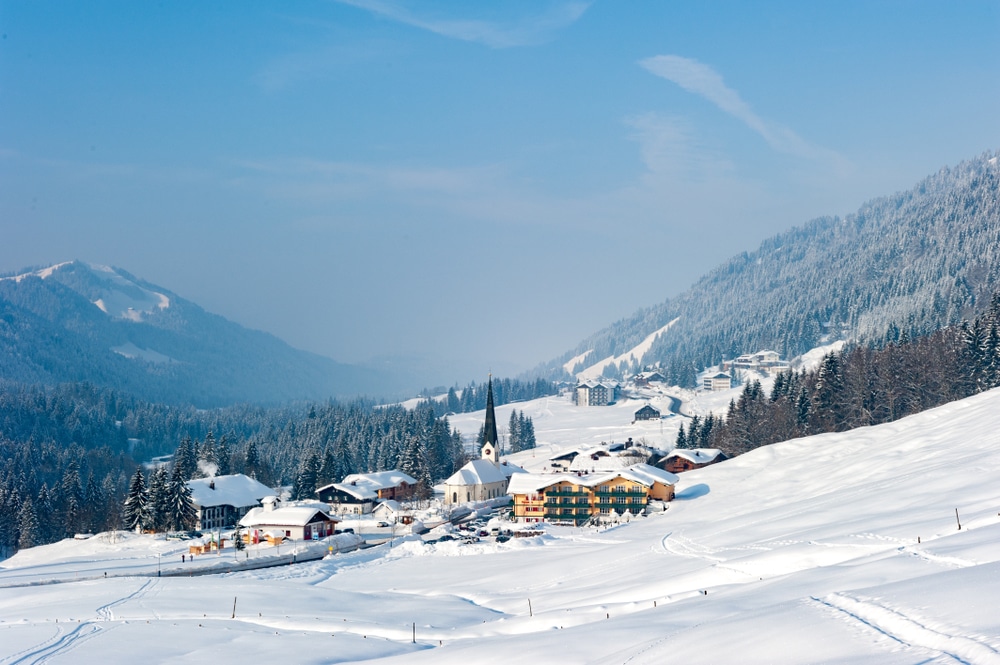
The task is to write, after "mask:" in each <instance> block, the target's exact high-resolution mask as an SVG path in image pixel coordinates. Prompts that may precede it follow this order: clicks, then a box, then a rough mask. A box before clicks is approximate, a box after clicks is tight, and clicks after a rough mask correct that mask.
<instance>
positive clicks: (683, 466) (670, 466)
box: [656, 448, 729, 473]
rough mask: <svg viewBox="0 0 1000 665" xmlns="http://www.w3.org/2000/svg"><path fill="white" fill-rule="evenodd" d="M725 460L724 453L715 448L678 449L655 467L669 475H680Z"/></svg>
mask: <svg viewBox="0 0 1000 665" xmlns="http://www.w3.org/2000/svg"><path fill="white" fill-rule="evenodd" d="M727 459H729V458H728V457H727V456H726V454H725V453H724V452H722V451H721V450H717V449H715V448H691V449H684V448H678V449H677V450H674V451H673V452H672V453H670V454H669V455H667V456H666V457H664V458H663V459H661V460H660V461H659V462H657V463H656V466H658V467H660V468H661V469H663V470H664V471H669V472H670V473H682V472H684V471H690V470H692V469H700V468H702V467H703V466H708V465H709V464H715V463H716V462H722V461H723V460H727Z"/></svg>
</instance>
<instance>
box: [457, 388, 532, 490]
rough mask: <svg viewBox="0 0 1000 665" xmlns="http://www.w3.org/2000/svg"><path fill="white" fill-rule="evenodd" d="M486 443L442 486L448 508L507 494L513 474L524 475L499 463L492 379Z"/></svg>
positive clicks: (485, 429) (488, 392) (489, 389)
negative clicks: (474, 457) (474, 456)
mask: <svg viewBox="0 0 1000 665" xmlns="http://www.w3.org/2000/svg"><path fill="white" fill-rule="evenodd" d="M483 428H484V431H485V442H484V443H483V447H482V449H481V450H480V455H481V457H480V459H476V460H472V461H470V462H469V463H467V464H466V465H465V466H463V467H462V468H461V469H459V470H458V471H456V472H455V473H453V474H452V475H451V476H450V477H449V478H448V479H447V480H445V481H444V482H443V483H442V487H441V489H442V491H443V493H444V502H445V504H448V505H454V504H457V503H465V502H467V501H485V500H487V499H495V498H497V497H501V496H504V495H506V494H507V485H508V484H509V483H510V478H511V476H512V475H514V474H515V473H524V472H525V471H524V469H522V468H521V467H519V466H517V465H514V464H508V463H507V462H502V463H501V462H500V446H499V440H500V439H499V437H498V436H497V419H496V413H495V412H494V409H493V378H492V377H490V379H489V383H488V386H487V391H486V421H485V423H484V425H483Z"/></svg>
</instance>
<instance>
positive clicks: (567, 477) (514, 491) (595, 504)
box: [509, 464, 678, 525]
mask: <svg viewBox="0 0 1000 665" xmlns="http://www.w3.org/2000/svg"><path fill="white" fill-rule="evenodd" d="M677 481H678V478H677V476H675V475H674V474H672V473H669V472H667V471H663V470H662V469H657V468H655V467H652V466H649V465H648V464H635V465H632V466H630V467H628V468H626V469H621V470H618V471H612V472H608V473H596V474H587V475H578V474H554V475H541V474H518V475H516V476H514V477H513V478H512V479H511V482H510V489H509V493H510V494H511V495H512V496H513V497H514V519H515V520H516V521H519V522H542V521H548V522H557V523H559V522H562V523H570V524H574V525H579V524H583V523H585V522H588V521H591V520H595V519H596V520H599V519H602V518H604V519H608V518H611V517H613V515H624V514H625V513H630V514H632V515H638V514H640V513H642V512H644V511H645V510H646V508H647V506H648V505H649V502H650V501H672V500H673V498H674V485H676V484H677Z"/></svg>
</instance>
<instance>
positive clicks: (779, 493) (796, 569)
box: [0, 390, 1000, 665]
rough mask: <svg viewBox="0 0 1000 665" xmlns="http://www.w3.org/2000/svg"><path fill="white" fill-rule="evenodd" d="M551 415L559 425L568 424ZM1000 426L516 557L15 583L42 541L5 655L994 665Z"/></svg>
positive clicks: (933, 438) (863, 458) (783, 465)
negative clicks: (26, 578)
mask: <svg viewBox="0 0 1000 665" xmlns="http://www.w3.org/2000/svg"><path fill="white" fill-rule="evenodd" d="M551 399H553V400H554V398H551ZM526 404H531V403H526ZM530 408H532V409H542V408H545V407H542V406H540V405H539V406H535V405H532V406H530ZM548 408H550V409H551V411H552V415H551V416H550V418H549V420H550V425H548V426H547V428H548V429H547V430H546V431H548V432H553V433H554V432H556V431H557V430H559V424H558V420H559V419H560V415H559V414H561V413H562V414H563V415H565V416H566V417H567V418H568V417H569V415H570V414H569V412H568V411H566V412H562V411H561V409H562V406H561V405H558V404H557V403H555V402H554V401H550V403H549V407H548ZM596 411H602V409H597V408H591V409H577V410H576V412H577V413H582V412H596ZM604 412H605V413H611V411H604ZM535 413H540V411H538V410H536V411H535ZM529 415H530V414H529ZM590 417H596V416H590ZM543 421H544V419H543V418H540V417H539V418H538V420H537V422H538V423H542V422H543ZM563 425H564V428H565V432H566V434H565V435H564V438H566V439H568V438H570V437H573V436H574V435H573V434H572V432H573V431H574V428H576V427H578V426H579V423H574V422H571V421H569V420H566V421H564V423H563ZM998 432H1000V390H994V391H991V392H989V393H984V394H981V395H978V396H976V397H972V398H969V399H966V400H963V401H961V402H955V403H952V404H948V405H946V406H943V407H939V408H937V409H934V410H932V411H927V412H925V413H922V414H918V415H916V416H912V417H909V418H906V419H904V420H900V421H897V422H895V423H890V424H886V425H881V426H878V427H872V428H866V429H861V430H855V431H851V432H844V433H837V434H824V435H820V436H815V437H810V438H805V439H798V440H794V441H788V442H784V443H780V444H775V445H772V446H767V447H764V448H760V449H757V450H755V451H753V452H751V453H748V454H746V455H743V456H741V457H738V458H735V459H732V460H729V461H726V462H723V463H721V464H717V465H715V466H711V467H708V468H705V469H701V470H697V471H690V472H687V473H684V474H682V475H681V481H680V483H679V485H678V488H677V489H678V496H677V500H676V501H674V502H673V503H672V504H671V506H670V508H669V510H667V511H666V512H665V513H662V514H658V515H655V516H652V517H649V518H644V519H635V520H633V521H632V522H630V523H628V524H624V525H621V526H618V527H613V528H610V529H602V530H595V529H593V528H581V529H575V528H568V527H565V528H549V529H547V530H546V532H545V534H544V535H542V536H536V537H531V538H523V539H520V538H516V539H513V540H511V541H509V542H507V543H503V544H495V543H492V542H491V543H480V544H475V545H460V544H458V543H457V542H454V541H453V542H447V543H438V544H436V545H425V544H421V543H418V542H416V541H409V542H404V543H401V544H397V546H396V547H393V548H391V549H389V548H387V547H380V548H375V549H371V550H367V551H364V552H358V553H352V554H344V555H339V556H334V557H332V558H330V559H327V560H324V561H320V562H315V563H309V564H300V565H296V566H291V567H283V568H273V569H268V570H262V571H254V572H243V573H234V574H229V575H226V576H212V577H202V578H159V579H157V578H155V577H123V578H109V579H107V580H104V579H98V580H93V581H86V582H83V581H81V582H77V583H63V584H55V585H49V586H29V587H11V586H8V585H10V584H12V583H16V580H17V579H18V578H19V577H20V576H23V575H25V574H27V573H31V572H32V571H33V572H34V573H35V574H42V575H44V574H45V571H46V570H47V569H48V567H52V568H53V569H55V568H59V567H60V566H61V565H62V564H59V561H58V560H57V557H59V556H63V554H60V553H61V552H62V551H63V550H62V549H60V547H61V546H55V547H53V548H52V549H51V550H47V549H46V548H42V549H40V550H35V551H28V552H26V553H24V554H23V555H22V554H19V555H17V556H15V557H14V558H13V559H11V560H9V561H7V562H4V567H3V568H2V569H0V636H2V637H0V662H2V663H13V662H23V663H27V662H41V661H43V660H44V661H46V662H51V663H79V662H99V661H114V662H126V661H130V660H133V659H141V660H142V661H143V662H147V663H155V662H181V661H183V662H185V663H209V662H211V663H218V662H235V661H244V660H246V659H248V658H251V657H252V658H254V659H260V660H276V659H277V660H281V661H283V662H284V661H294V662H297V663H331V662H367V661H376V660H377V661H378V662H426V663H435V664H442V663H462V664H463V665H464V664H465V663H470V662H474V663H508V662H509V661H510V660H511V659H512V658H518V659H525V660H531V661H533V662H539V663H553V662H560V663H632V664H643V663H650V664H652V663H664V662H686V663H687V662H693V663H724V662H740V663H815V662H824V663H858V662H862V663H865V662H867V663H879V664H882V663H954V662H962V663H997V662H1000V612H998V611H997V602H998V601H997V599H998V598H1000V514H998V512H1000V494H998V491H997V488H998V487H1000V433H998ZM554 436H555V435H554V434H553V435H551V437H552V438H554ZM576 436H577V438H579V436H581V435H576ZM956 511H957V513H956ZM956 515H957V517H956ZM958 520H960V523H961V529H959V521H958ZM63 547H64V546H63ZM47 551H51V552H52V555H51V556H50V557H46V552H47ZM131 553H132V554H133V555H134V550H132V551H131ZM104 556H106V561H107V565H108V567H109V568H110V569H111V570H112V573H115V572H116V571H115V568H114V565H115V563H114V559H115V557H114V555H113V554H112V555H104ZM155 563H156V556H155V553H154V552H152V551H151V552H150V555H149V563H148V566H153V565H155ZM175 565H176V564H175ZM149 570H152V569H150V568H148V567H147V571H149ZM154 574H155V573H154ZM234 603H235V606H236V607H235V618H234V617H233V615H234V611H233V607H234Z"/></svg>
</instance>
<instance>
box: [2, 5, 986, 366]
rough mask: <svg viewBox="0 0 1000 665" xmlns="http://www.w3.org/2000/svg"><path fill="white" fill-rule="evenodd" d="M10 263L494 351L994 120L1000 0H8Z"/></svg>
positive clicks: (5, 176)
mask: <svg viewBox="0 0 1000 665" xmlns="http://www.w3.org/2000/svg"><path fill="white" fill-rule="evenodd" d="M0 32H2V35H3V37H2V40H0V234H2V237H3V240H2V242H0V271H4V272H6V271H12V270H17V269H20V268H23V267H27V266H34V265H40V264H49V263H55V262H58V261H63V260H67V259H72V258H79V259H82V260H86V261H91V262H95V263H103V264H110V265H116V266H120V267H122V268H125V269H126V270H129V271H130V272H132V273H134V274H136V275H139V276H141V277H144V278H145V279H147V280H149V281H152V282H154V283H157V284H160V285H162V286H165V287H167V288H169V289H171V290H173V291H175V292H177V293H178V294H179V295H181V296H183V297H186V298H188V299H191V300H194V301H195V302H197V303H199V304H200V305H202V306H203V307H205V308H206V309H208V310H210V311H213V312H216V313H219V314H222V315H224V316H226V317H228V318H230V319H233V320H235V321H237V322H240V323H242V324H244V325H247V326H250V327H253V328H258V329H263V330H267V331H269V332H272V333H274V334H276V335H278V336H280V337H282V338H284V339H285V340H287V341H288V342H290V343H291V344H293V345H294V346H297V347H299V348H304V349H308V350H311V351H316V352H319V353H323V354H325V355H328V356H330V357H333V358H335V359H338V360H342V361H347V362H359V361H365V360H369V359H372V358H376V357H381V356H402V357H413V356H419V357H421V358H422V359H423V360H424V361H425V362H428V363H431V364H432V366H434V367H436V368H437V369H438V370H439V372H440V373H439V374H438V375H436V376H428V383H431V382H435V381H436V382H446V383H450V382H452V381H459V382H462V383H464V382H465V381H467V380H469V379H471V378H480V379H481V378H482V376H483V375H485V373H486V372H487V371H488V370H489V369H490V368H492V369H493V371H494V372H495V373H501V374H510V373H513V372H516V371H519V370H524V369H527V368H530V367H532V366H534V365H535V364H537V363H539V362H542V361H545V360H548V359H550V358H551V357H554V356H556V355H558V354H560V353H561V352H563V351H565V350H568V349H569V348H571V347H572V346H574V345H575V344H576V343H577V342H578V341H579V340H580V339H582V338H583V337H585V336H586V335H588V334H590V333H592V332H594V331H596V330H597V329H599V328H601V327H603V326H605V325H607V324H608V323H610V322H612V321H614V320H616V319H618V318H620V317H623V316H627V315H628V314H630V313H632V312H633V311H635V310H636V309H637V308H640V307H643V306H648V305H652V304H654V303H656V302H659V301H662V300H663V299H664V298H666V297H669V296H671V295H675V294H677V293H679V292H680V291H682V290H683V289H684V288H686V287H687V286H688V285H690V284H691V283H692V282H693V281H694V280H696V279H697V278H698V277H699V276H700V275H702V274H703V273H705V272H706V271H708V270H709V269H711V268H712V267H714V266H715V265H716V264H718V263H719V262H720V261H722V260H724V259H725V258H727V257H729V256H731V255H733V254H735V253H738V252H740V251H744V250H752V249H754V248H755V247H756V246H757V245H758V244H759V243H760V241H761V240H763V239H764V238H766V237H769V236H771V235H774V234H775V233H778V232H781V231H783V230H786V229H788V228H790V227H791V226H794V225H797V224H802V223H804V222H806V221H808V220H809V219H812V218H815V217H818V216H822V215H844V214H848V213H850V212H852V211H854V210H855V209H856V208H857V207H858V206H859V205H860V204H861V203H863V202H864V201H865V200H867V199H868V198H871V197H874V196H879V195H882V194H888V193H891V192H894V191H897V190H900V189H905V188H909V187H910V186H912V185H913V184H914V183H915V182H916V181H917V180H919V179H920V178H922V177H924V176H925V175H928V174H930V173H932V172H934V171H936V170H937V169H939V168H941V167H943V166H947V165H951V164H954V163H957V162H959V161H961V160H963V159H965V158H969V157H972V156H975V155H978V154H980V153H982V152H983V151H985V150H996V149H998V148H1000V121H998V118H1000V55H998V54H1000V47H998V37H997V35H998V34H1000V3H997V2H995V1H993V0H990V1H988V2H976V1H969V2H958V3H956V2H837V3H803V2H787V3H780V2H771V3H736V2H732V3H727V2H687V3H682V2H632V3H619V2H593V3H586V2H543V1H537V2H503V3H489V4H487V3H454V2H421V3H417V2H402V1H398V0H347V1H344V2H336V1H328V2H301V3H293V4H287V3H281V4H279V3H261V2H247V3H215V4H211V3H198V2H171V3H156V4H154V3H146V2H101V1H89V2H86V3H76V2H46V1H44V0H42V1H37V2H10V1H8V0H0Z"/></svg>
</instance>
